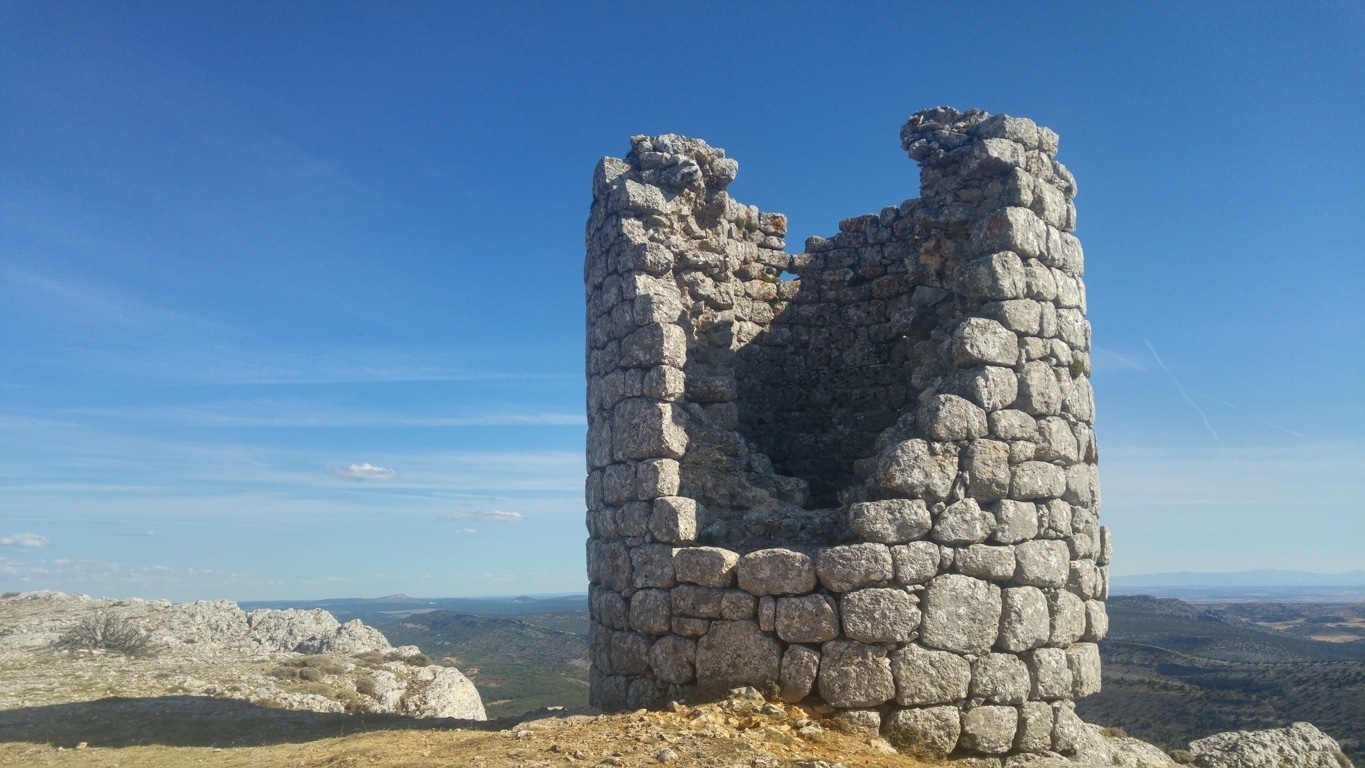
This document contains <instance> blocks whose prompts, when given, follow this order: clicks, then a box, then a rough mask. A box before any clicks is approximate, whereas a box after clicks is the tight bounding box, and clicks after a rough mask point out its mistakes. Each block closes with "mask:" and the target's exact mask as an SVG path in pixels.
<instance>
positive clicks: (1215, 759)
mask: <svg viewBox="0 0 1365 768" xmlns="http://www.w3.org/2000/svg"><path fill="white" fill-rule="evenodd" d="M1190 752H1191V753H1193V754H1194V760H1195V765H1197V766H1199V768H1348V766H1349V764H1350V763H1349V760H1347V759H1346V756H1345V755H1343V754H1342V752H1341V746H1340V745H1339V744H1337V742H1336V740H1335V739H1333V738H1332V737H1331V736H1328V735H1327V734H1325V733H1323V732H1322V731H1320V730H1318V729H1317V728H1315V727H1314V726H1313V725H1312V724H1310V723H1294V724H1293V725H1291V726H1289V727H1288V728H1272V729H1270V730H1265V731H1229V732H1227V733H1219V734H1215V735H1213V736H1209V737H1208V738H1204V739H1199V740H1198V741H1193V742H1190Z"/></svg>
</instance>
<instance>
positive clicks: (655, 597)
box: [630, 589, 672, 635]
mask: <svg viewBox="0 0 1365 768" xmlns="http://www.w3.org/2000/svg"><path fill="white" fill-rule="evenodd" d="M671 617H672V613H671V612H670V610H669V594H668V591H667V590H663V589H642V590H640V591H638V592H636V593H635V594H634V595H632V596H631V598H630V626H631V628H632V629H634V630H635V631H636V632H641V633H644V634H646V635H664V634H667V633H668V631H669V619H670V618H671Z"/></svg>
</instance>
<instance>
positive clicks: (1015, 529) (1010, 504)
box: [991, 499, 1038, 544]
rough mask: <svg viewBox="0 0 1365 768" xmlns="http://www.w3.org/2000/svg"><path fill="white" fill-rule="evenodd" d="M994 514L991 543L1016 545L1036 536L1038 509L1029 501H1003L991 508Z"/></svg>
mask: <svg viewBox="0 0 1365 768" xmlns="http://www.w3.org/2000/svg"><path fill="white" fill-rule="evenodd" d="M992 511H994V512H995V533H993V534H991V541H995V542H998V543H1000V544H1018V543H1019V542H1021V541H1028V540H1029V539H1032V538H1033V537H1034V536H1037V535H1038V507H1037V506H1035V505H1034V504H1033V502H1031V501H1013V500H1010V499H1005V500H1003V501H1000V502H997V503H996V504H995V506H994V507H993V508H992Z"/></svg>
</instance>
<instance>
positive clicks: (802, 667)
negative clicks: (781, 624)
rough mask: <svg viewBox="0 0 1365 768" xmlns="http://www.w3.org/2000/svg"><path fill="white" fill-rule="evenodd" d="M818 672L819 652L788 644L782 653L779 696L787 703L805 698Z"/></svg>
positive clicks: (813, 685)
mask: <svg viewBox="0 0 1365 768" xmlns="http://www.w3.org/2000/svg"><path fill="white" fill-rule="evenodd" d="M819 673H820V652H819V651H816V650H813V649H810V648H807V647H806V646H804V645H789V646H787V650H786V652H785V653H783V654H782V669H781V676H780V678H779V679H778V683H779V685H780V686H781V687H780V689H779V690H780V693H779V694H778V696H779V698H781V699H782V700H783V701H785V702H787V703H788V704H795V703H796V702H798V701H800V700H802V699H804V698H806V697H807V696H809V695H810V692H811V690H812V689H814V688H815V678H816V676H817V675H818V674H819Z"/></svg>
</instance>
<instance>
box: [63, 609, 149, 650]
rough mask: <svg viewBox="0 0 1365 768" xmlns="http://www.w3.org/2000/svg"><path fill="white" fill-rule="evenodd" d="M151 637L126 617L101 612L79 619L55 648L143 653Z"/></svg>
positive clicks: (147, 647)
mask: <svg viewBox="0 0 1365 768" xmlns="http://www.w3.org/2000/svg"><path fill="white" fill-rule="evenodd" d="M149 646H150V640H149V638H148V637H147V633H146V632H143V631H142V630H141V629H139V628H138V627H137V625H135V624H134V623H133V622H131V621H129V620H128V618H127V617H125V616H119V615H117V614H113V613H109V612H107V611H99V612H97V613H94V614H91V615H89V616H86V617H85V618H83V619H81V620H80V621H78V622H76V624H75V626H73V627H71V628H70V629H68V630H67V631H65V632H63V633H62V636H61V637H59V638H57V642H56V643H54V644H53V647H54V648H56V649H57V650H61V651H98V650H103V651H112V652H114V653H121V654H123V655H124V656H144V655H146V654H147V653H148V652H149V651H150V647H149Z"/></svg>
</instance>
